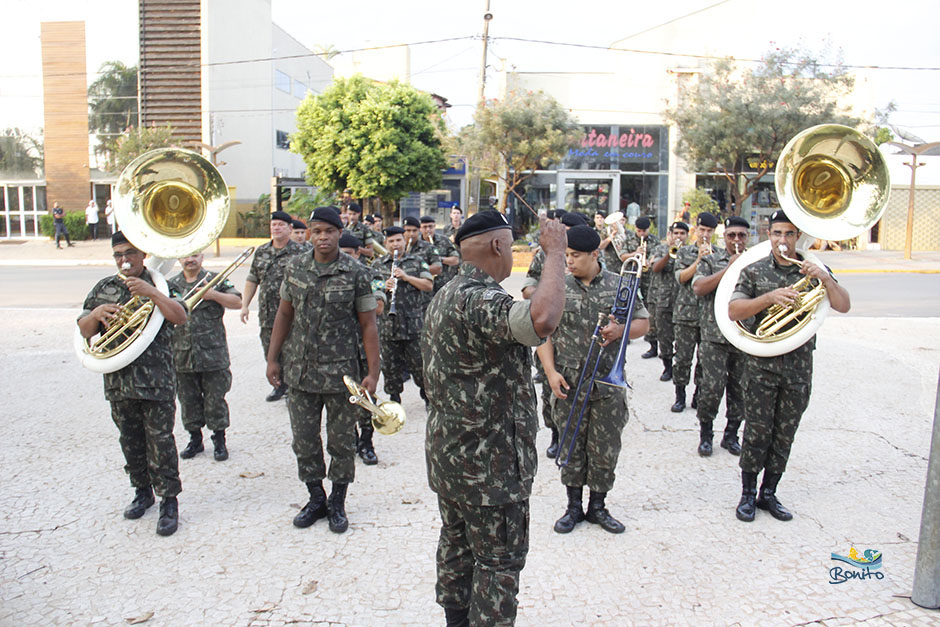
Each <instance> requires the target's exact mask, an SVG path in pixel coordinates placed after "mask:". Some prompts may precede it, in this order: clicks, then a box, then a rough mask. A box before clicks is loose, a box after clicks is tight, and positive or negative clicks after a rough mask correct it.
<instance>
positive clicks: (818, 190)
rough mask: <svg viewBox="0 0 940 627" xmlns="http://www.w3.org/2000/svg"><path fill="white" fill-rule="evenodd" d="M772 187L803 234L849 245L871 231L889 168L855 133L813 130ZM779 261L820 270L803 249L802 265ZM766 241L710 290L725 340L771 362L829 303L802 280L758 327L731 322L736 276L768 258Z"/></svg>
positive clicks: (793, 148) (813, 326) (791, 151)
mask: <svg viewBox="0 0 940 627" xmlns="http://www.w3.org/2000/svg"><path fill="white" fill-rule="evenodd" d="M774 184H775V187H776V191H777V198H778V200H779V202H780V208H781V209H783V211H784V213H786V215H787V217H788V218H789V220H790V221H791V222H792V223H793V224H794V225H795V226H796V227H797V228H798V229H799V230H800V231H802V232H803V233H804V234H807V235H808V236H810V237H812V238H820V239H825V240H844V239H851V238H853V237H855V236H857V235H859V234H860V233H863V232H865V231H867V230H868V229H870V228H871V227H872V226H874V225H875V224H876V223H877V222H878V220H880V219H881V216H882V215H883V214H884V211H885V208H886V206H887V203H888V193H889V190H890V180H889V176H888V166H887V164H886V163H885V159H884V157H883V156H882V154H881V151H879V150H878V147H877V146H875V144H874V143H873V142H872V141H871V140H870V139H868V138H867V137H865V136H864V135H863V134H861V133H859V132H858V131H856V130H855V129H853V128H849V127H847V126H842V125H840V124H821V125H819V126H813V127H811V128H808V129H806V130H804V131H802V132H801V133H798V134H797V135H796V136H795V137H793V138H792V139H791V140H790V141H789V142H787V145H786V146H785V147H784V149H783V152H781V153H780V157H779V158H778V159H777V165H776V173H775V177H774ZM778 252H779V253H781V256H782V257H783V258H784V259H785V260H787V261H789V262H791V263H797V264H799V265H800V266H802V264H803V263H804V262H807V261H808V262H810V263H813V264H815V265H818V266H820V267H825V266H824V265H823V264H822V262H820V261H819V259H818V258H817V257H816V256H814V255H813V254H811V253H810V252H809V251H807V250H804V249H798V251H797V252H798V253H799V256H800V257H802V258H803V259H802V261H801V260H800V259H791V258H789V257H786V256H785V252H786V251H785V249H784V250H783V251H778ZM768 253H770V242H769V241H765V242H761V243H760V244H758V245H757V246H755V247H753V248H749V249H747V250H746V251H745V252H744V253H743V254H742V255H741V256H740V257H738V258H737V260H735V262H734V263H732V264H731V265H730V266H728V269H727V271H725V274H724V276H723V277H722V279H721V282H720V283H719V284H718V288H717V289H716V291H715V319H716V321H717V322H718V328H719V329H720V330H721V332H722V334H723V335H724V336H725V338H726V339H727V340H728V341H729V342H731V343H732V344H733V345H735V346H736V347H737V348H739V349H741V350H742V351H744V352H745V353H748V354H751V355H756V356H758V357H773V356H775V355H782V354H784V353H788V352H790V351H792V350H794V349H796V348H799V347H800V346H802V345H803V344H805V343H806V342H807V341H809V339H810V338H812V337H813V335H815V334H816V331H817V330H818V329H819V327H820V326H821V325H822V323H823V321H824V320H825V318H826V315H827V314H828V313H829V298H828V295H827V294H826V290H825V288H824V287H823V286H822V285H821V284H820V282H819V281H816V280H813V279H809V278H808V277H804V278H803V279H801V280H800V281H798V282H796V283H794V284H793V285H792V286H790V287H792V288H793V289H796V290H797V291H799V292H800V297H799V298H798V299H797V302H795V303H793V304H792V305H789V306H786V307H780V306H776V305H775V306H773V307H771V308H769V309H768V310H765V311H764V312H763V315H762V316H761V319H760V323H759V324H757V325H756V326H753V327H749V326H748V325H746V324H743V322H744V321H732V320H731V319H730V318H729V316H728V303H729V302H730V300H731V294H732V293H733V292H734V288H735V285H737V282H738V278H739V276H740V274H741V270H743V269H744V268H745V267H747V266H748V265H750V264H752V263H754V262H755V261H758V260H760V259H762V258H766V257H767V255H768Z"/></svg>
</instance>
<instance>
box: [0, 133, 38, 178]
mask: <svg viewBox="0 0 940 627" xmlns="http://www.w3.org/2000/svg"><path fill="white" fill-rule="evenodd" d="M0 172H2V173H3V174H4V175H5V176H11V177H24V176H25V177H29V178H32V177H36V176H42V173H43V143H42V138H41V137H39V138H37V137H33V136H32V135H30V134H29V133H26V132H25V131H22V130H20V129H18V128H7V129H4V130H3V131H0Z"/></svg>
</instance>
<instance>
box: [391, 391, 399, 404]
mask: <svg viewBox="0 0 940 627" xmlns="http://www.w3.org/2000/svg"><path fill="white" fill-rule="evenodd" d="M388 398H389V399H391V400H393V401H395V402H396V403H398V404H401V393H397V394H389V395H388Z"/></svg>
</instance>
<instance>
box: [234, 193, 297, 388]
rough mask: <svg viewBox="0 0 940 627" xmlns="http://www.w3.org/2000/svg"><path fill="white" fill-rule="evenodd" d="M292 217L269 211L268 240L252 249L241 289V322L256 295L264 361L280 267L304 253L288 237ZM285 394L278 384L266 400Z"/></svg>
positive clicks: (278, 299)
mask: <svg viewBox="0 0 940 627" xmlns="http://www.w3.org/2000/svg"><path fill="white" fill-rule="evenodd" d="M293 224H294V219H293V218H291V217H290V215H288V214H287V213H285V212H283V211H275V212H273V213H272V214H271V241H270V242H267V243H265V244H262V245H261V246H258V248H257V249H256V250H255V256H254V259H252V260H251V268H250V269H249V270H248V278H247V279H245V291H244V293H243V294H242V310H241V316H240V318H241V321H242V324H247V323H248V306H249V305H251V301H252V299H253V298H254V297H255V292H259V289H260V292H259V296H258V326H259V327H260V329H261V334H260V335H261V347H262V349H264V358H265V360H267V358H268V352H269V348H270V345H271V331H272V329H273V328H274V315H275V314H276V313H277V307H278V303H279V302H280V297H279V296H278V292H279V291H280V289H281V280H282V279H283V278H284V270H285V269H286V268H287V264H288V262H290V258H291V257H292V256H293V255H297V254H300V253H302V252H304V247H303V246H301V245H300V244H298V243H297V242H295V241H293V240H291V238H290V234H291V230H292V229H293ZM285 394H287V385H281V386H279V387H277V388H275V389H273V390H271V393H270V394H268V396H267V398H265V399H264V400H266V401H277V400H280V399H282V398H284V395H285Z"/></svg>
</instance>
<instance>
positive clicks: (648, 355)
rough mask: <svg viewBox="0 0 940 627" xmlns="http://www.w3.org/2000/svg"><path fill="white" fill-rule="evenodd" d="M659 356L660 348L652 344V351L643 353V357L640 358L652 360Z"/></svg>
mask: <svg viewBox="0 0 940 627" xmlns="http://www.w3.org/2000/svg"><path fill="white" fill-rule="evenodd" d="M657 355H659V347H658V346H657V345H656V344H655V343H654V342H651V343H650V349H649V350H648V351H646V352H645V353H643V354H642V355H640V357H641V358H642V359H652V358H653V357H656V356H657Z"/></svg>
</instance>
